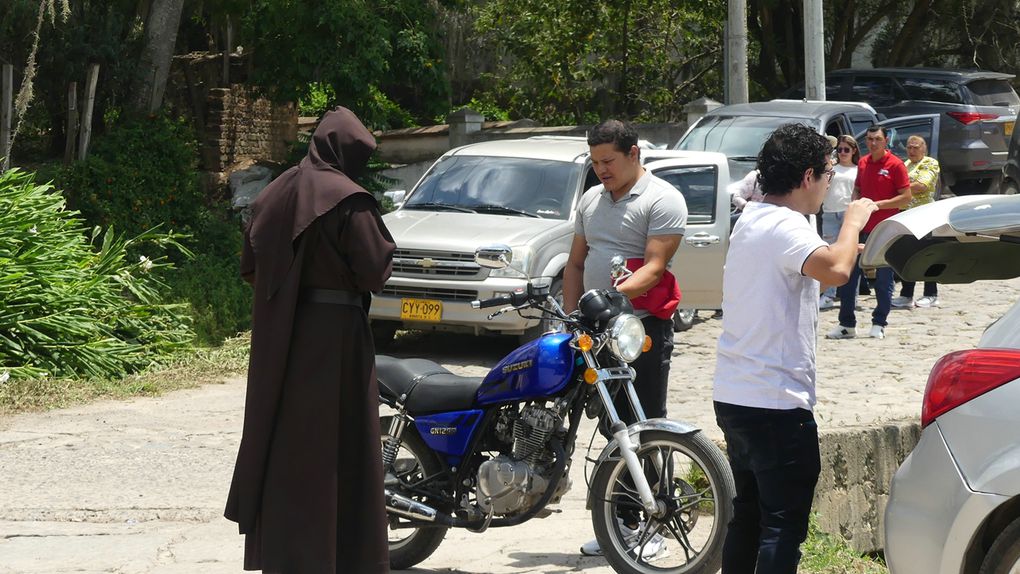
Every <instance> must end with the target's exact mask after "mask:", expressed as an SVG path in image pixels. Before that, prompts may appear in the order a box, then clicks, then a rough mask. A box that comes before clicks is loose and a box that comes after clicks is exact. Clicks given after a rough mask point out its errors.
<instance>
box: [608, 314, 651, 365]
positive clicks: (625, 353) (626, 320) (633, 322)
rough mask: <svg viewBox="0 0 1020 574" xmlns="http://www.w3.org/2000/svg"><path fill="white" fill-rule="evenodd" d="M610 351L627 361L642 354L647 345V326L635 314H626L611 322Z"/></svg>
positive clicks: (632, 360)
mask: <svg viewBox="0 0 1020 574" xmlns="http://www.w3.org/2000/svg"><path fill="white" fill-rule="evenodd" d="M607 330H608V331H609V352H610V353H612V354H613V355H614V356H616V358H618V359H620V360H621V361H623V362H625V363H632V362H634V361H636V360H637V358H638V357H640V356H641V349H642V348H643V347H644V345H645V326H644V324H643V323H641V319H638V318H637V317H635V316H634V315H629V314H624V315H619V316H617V317H615V318H613V320H612V321H610V322H609V327H608V329H607Z"/></svg>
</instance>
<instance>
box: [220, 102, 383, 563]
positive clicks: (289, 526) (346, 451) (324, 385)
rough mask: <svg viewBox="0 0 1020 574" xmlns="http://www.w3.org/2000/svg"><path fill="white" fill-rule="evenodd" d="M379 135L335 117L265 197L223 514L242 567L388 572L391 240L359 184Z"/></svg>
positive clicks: (258, 218)
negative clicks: (383, 428)
mask: <svg viewBox="0 0 1020 574" xmlns="http://www.w3.org/2000/svg"><path fill="white" fill-rule="evenodd" d="M374 149H375V139H374V138H373V137H372V134H371V133H369V131H368V130H367V129H365V126H363V125H362V124H361V122H360V121H359V120H358V118H357V117H355V115H354V114H353V113H351V112H350V111H349V110H347V109H344V108H338V109H337V110H335V111H332V112H329V113H327V114H326V115H325V116H324V117H323V119H322V121H321V122H320V124H319V127H318V128H317V129H316V130H315V134H314V135H313V136H312V142H311V144H310V146H309V149H308V156H307V157H306V158H305V159H304V160H302V161H301V163H300V164H299V165H298V166H296V167H293V168H291V169H290V170H288V171H286V172H284V173H283V174H282V175H280V177H278V178H277V179H276V180H275V181H273V182H272V183H271V184H270V185H269V186H268V187H266V189H265V190H264V191H263V192H262V193H261V194H260V195H259V197H258V199H257V200H256V201H255V204H254V210H253V215H252V220H251V224H250V225H249V227H248V229H247V231H246V233H245V245H244V252H243V254H242V257H241V273H242V275H244V277H245V278H246V279H248V280H249V281H250V282H253V283H254V285H255V302H254V309H253V317H252V340H251V361H250V363H249V368H248V391H247V396H246V399H245V413H244V431H243V434H242V436H241V446H240V450H239V452H238V454H237V463H236V465H235V467H234V479H233V482H232V483H231V486H230V494H229V496H228V500H227V508H226V512H225V515H226V517H227V518H229V519H230V520H233V521H235V522H237V523H238V527H239V529H240V531H241V533H242V534H245V535H246V536H245V552H244V568H245V570H263V571H264V572H272V573H278V574H326V573H330V574H335V573H337V572H344V573H350V574H357V573H372V574H376V573H385V572H389V555H388V550H387V525H386V512H385V506H384V502H383V486H382V480H383V477H382V461H381V452H380V438H379V419H378V416H379V402H378V397H379V393H378V388H377V386H376V380H375V349H374V347H373V344H372V336H371V332H370V331H369V326H368V318H367V315H366V311H367V308H368V304H369V302H370V301H371V296H370V295H369V292H370V291H375V292H377V291H379V290H381V289H382V287H383V284H384V283H385V281H386V279H387V278H388V277H389V275H390V270H391V265H392V257H393V249H394V244H393V238H392V237H391V236H390V233H389V231H388V230H387V229H386V227H385V226H384V225H383V222H382V219H381V218H380V216H379V211H378V206H377V204H376V201H375V198H374V197H373V196H372V195H371V194H370V193H368V192H366V191H365V190H364V189H362V188H361V187H360V186H359V185H357V184H356V183H354V181H352V178H355V177H357V176H358V174H359V173H361V172H362V171H363V170H364V168H365V166H366V165H367V162H368V158H369V156H370V155H371V153H372V151H373V150H374Z"/></svg>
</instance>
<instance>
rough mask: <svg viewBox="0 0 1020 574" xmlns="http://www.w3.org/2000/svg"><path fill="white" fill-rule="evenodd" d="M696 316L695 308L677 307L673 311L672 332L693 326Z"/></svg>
mask: <svg viewBox="0 0 1020 574" xmlns="http://www.w3.org/2000/svg"><path fill="white" fill-rule="evenodd" d="M697 316H698V310H697V309H677V310H676V312H675V313H673V332H674V333H679V332H681V331H686V330H688V329H690V328H691V327H692V326H694V318H695V317H697Z"/></svg>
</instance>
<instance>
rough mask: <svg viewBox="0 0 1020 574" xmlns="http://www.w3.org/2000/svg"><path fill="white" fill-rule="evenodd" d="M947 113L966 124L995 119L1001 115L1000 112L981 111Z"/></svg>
mask: <svg viewBox="0 0 1020 574" xmlns="http://www.w3.org/2000/svg"><path fill="white" fill-rule="evenodd" d="M946 115H947V116H949V117H951V118H953V119H954V120H956V121H958V122H960V123H961V124H963V125H965V126H968V125H970V124H972V123H974V122H980V121H981V120H994V119H996V118H998V117H999V115H998V114H982V113H979V112H946Z"/></svg>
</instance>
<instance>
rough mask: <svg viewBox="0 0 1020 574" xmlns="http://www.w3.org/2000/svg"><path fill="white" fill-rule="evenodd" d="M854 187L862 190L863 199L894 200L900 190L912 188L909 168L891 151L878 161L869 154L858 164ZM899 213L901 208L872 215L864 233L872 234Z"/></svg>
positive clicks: (879, 211)
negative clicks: (908, 173) (880, 225)
mask: <svg viewBox="0 0 1020 574" xmlns="http://www.w3.org/2000/svg"><path fill="white" fill-rule="evenodd" d="M854 187H857V188H859V189H860V190H861V197H866V198H868V199H870V200H872V201H882V200H884V199H892V198H894V197H896V196H897V195H899V194H898V193H897V192H898V191H899V190H901V189H903V188H904V187H910V178H909V177H908V176H907V166H905V165H903V161H902V160H900V158H898V157H896V156H895V155H893V153H892V152H890V151H889V150H885V156H884V157H883V158H882V159H880V160H878V161H875V160H873V159H871V154H870V153H869V154H868V155H866V156H864V157H862V158H861V161H860V162H858V164H857V180H856V181H855V182H854ZM899 212H900V210H899V208H896V207H894V208H892V209H879V210H878V211H876V212H875V213H872V214H871V219H869V220H868V223H867V225H865V226H864V229H863V231H864V232H866V233H871V230H872V229H875V226H876V225H878V224H879V223H880V222H882V221H884V220H886V219H889V218H890V217H892V216H894V215H896V214H897V213H899Z"/></svg>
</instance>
